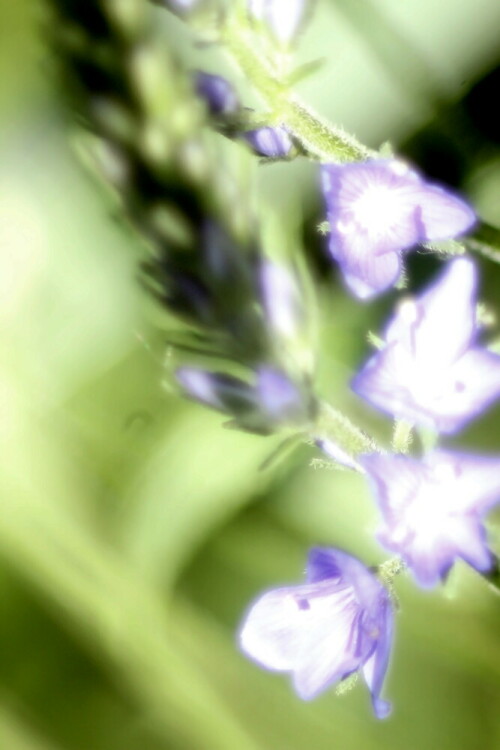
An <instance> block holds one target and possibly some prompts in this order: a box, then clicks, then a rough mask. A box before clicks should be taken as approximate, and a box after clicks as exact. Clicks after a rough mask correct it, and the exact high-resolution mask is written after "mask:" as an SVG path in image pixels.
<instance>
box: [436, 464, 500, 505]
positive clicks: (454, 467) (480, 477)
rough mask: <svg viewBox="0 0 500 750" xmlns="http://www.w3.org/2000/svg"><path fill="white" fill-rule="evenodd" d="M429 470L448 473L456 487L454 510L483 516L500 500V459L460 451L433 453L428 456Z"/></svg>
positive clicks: (450, 493)
mask: <svg viewBox="0 0 500 750" xmlns="http://www.w3.org/2000/svg"><path fill="white" fill-rule="evenodd" d="M425 463H426V465H427V467H428V469H429V470H431V471H434V472H436V470H437V471H438V472H440V473H441V475H444V474H445V472H446V473H447V475H448V477H449V481H450V483H451V481H452V480H454V484H453V487H452V488H451V491H450V492H449V493H448V497H449V499H450V509H452V510H454V511H456V512H457V513H472V512H473V513H475V514H477V515H479V516H482V515H483V514H484V513H486V512H487V511H488V510H489V509H490V508H491V507H493V506H494V505H495V504H496V503H498V502H499V501H500V457H496V456H481V455H476V454H473V453H460V452H456V451H441V450H437V451H433V452H432V453H429V454H428V455H427V456H426V457H425Z"/></svg>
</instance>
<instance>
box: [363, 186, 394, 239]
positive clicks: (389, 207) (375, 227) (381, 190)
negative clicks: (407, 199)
mask: <svg viewBox="0 0 500 750" xmlns="http://www.w3.org/2000/svg"><path fill="white" fill-rule="evenodd" d="M351 210H352V216H353V219H354V221H355V223H356V224H358V226H360V227H361V228H362V229H364V230H365V231H366V232H368V233H369V234H375V235H379V234H385V233H386V232H388V231H390V230H391V228H392V227H394V225H396V224H397V223H398V222H399V221H401V220H402V218H403V216H404V203H403V201H402V199H401V196H400V194H399V191H398V190H395V189H394V188H391V187H388V186H387V185H369V186H367V187H365V189H364V190H363V191H362V192H361V194H360V195H359V197H358V198H356V199H355V200H354V201H353V203H352V208H351Z"/></svg>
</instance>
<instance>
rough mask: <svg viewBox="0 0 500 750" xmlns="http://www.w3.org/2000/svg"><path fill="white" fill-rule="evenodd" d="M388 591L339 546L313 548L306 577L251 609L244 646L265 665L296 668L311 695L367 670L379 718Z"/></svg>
mask: <svg viewBox="0 0 500 750" xmlns="http://www.w3.org/2000/svg"><path fill="white" fill-rule="evenodd" d="M392 628H393V611H392V605H391V601H390V598H389V594H388V592H387V590H386V589H385V588H384V587H383V586H382V584H381V583H380V582H379V581H378V579H377V578H376V577H375V576H374V574H373V573H372V572H370V571H369V570H368V569H367V568H366V567H365V566H364V565H363V564H362V563H361V562H360V561H359V560H357V559H356V558H354V557H351V556H350V555H348V554H347V553H345V552H342V551H340V550H337V549H323V548H314V549H312V550H311V552H310V553H309V559H308V563H307V572H306V583H304V584H303V585H300V586H290V587H287V588H281V589H274V590H272V591H268V592H267V593H266V594H263V596H261V597H260V599H258V600H257V601H256V602H255V604H254V605H253V606H252V607H251V609H250V611H249V612H248V615H247V617H246V620H245V622H244V623H243V627H242V629H241V633H240V644H241V648H242V649H243V651H244V652H245V653H246V654H247V655H248V656H250V657H251V658H252V659H254V660H255V661H256V662H257V663H258V664H260V665H261V666H263V667H265V668H266V669H271V670H276V671H280V672H291V673H292V679H293V685H294V688H295V690H296V692H297V693H298V695H299V696H300V697H301V698H303V699H304V700H310V699H311V698H315V697H316V696H317V695H318V694H319V693H321V692H322V691H323V690H325V689H326V688H328V687H330V685H332V684H333V683H335V682H337V681H339V680H343V679H344V678H345V677H347V676H348V675H350V674H352V673H353V672H356V671H357V670H358V669H362V671H363V676H364V678H365V681H366V684H367V685H368V688H369V690H370V692H371V695H372V702H373V708H374V711H375V714H376V716H377V717H378V718H379V719H383V718H385V717H386V716H387V715H388V714H389V712H390V704H389V703H387V701H384V700H382V699H381V698H380V692H381V690H382V684H383V681H384V677H385V673H386V671H387V666H388V662H389V652H390V648H391V642H392Z"/></svg>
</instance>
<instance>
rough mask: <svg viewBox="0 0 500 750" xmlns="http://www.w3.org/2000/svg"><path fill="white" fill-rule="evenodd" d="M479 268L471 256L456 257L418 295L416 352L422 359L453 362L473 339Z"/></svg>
mask: <svg viewBox="0 0 500 750" xmlns="http://www.w3.org/2000/svg"><path fill="white" fill-rule="evenodd" d="M477 286H478V271H477V266H476V264H475V263H474V261H473V260H472V258H468V257H464V258H456V259H454V260H452V261H450V262H449V263H447V264H446V266H445V268H444V270H443V273H442V274H441V275H440V276H439V278H438V279H437V281H436V282H435V283H434V284H432V285H431V286H430V287H429V288H428V289H427V290H426V291H425V292H424V293H423V294H422V295H421V296H420V298H419V300H418V307H419V310H420V311H421V315H420V319H419V322H418V323H417V326H416V333H415V337H416V342H415V349H416V355H417V356H418V357H419V358H420V359H421V360H422V361H429V362H430V361H434V362H436V363H440V364H441V363H451V362H452V361H453V360H455V359H457V358H458V357H459V356H460V355H461V354H463V352H464V351H465V350H466V348H467V347H468V346H470V344H471V343H472V342H473V340H474V337H475V334H476V330H477V324H476V302H477Z"/></svg>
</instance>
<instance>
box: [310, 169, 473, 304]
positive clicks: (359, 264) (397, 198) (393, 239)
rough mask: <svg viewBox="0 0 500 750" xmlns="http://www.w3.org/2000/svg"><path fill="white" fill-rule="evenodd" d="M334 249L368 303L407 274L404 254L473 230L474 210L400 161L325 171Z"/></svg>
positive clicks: (345, 272) (346, 275)
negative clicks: (423, 244)
mask: <svg viewBox="0 0 500 750" xmlns="http://www.w3.org/2000/svg"><path fill="white" fill-rule="evenodd" d="M322 184H323V192H324V196H325V201H326V207H327V217H328V222H329V224H330V239H329V251H330V254H331V255H332V257H333V258H334V259H335V260H336V261H337V263H338V264H339V266H340V268H341V271H342V273H343V276H344V280H345V283H346V285H347V287H348V288H349V289H350V291H351V292H353V294H355V295H356V297H359V298H360V299H368V298H370V297H373V296H375V295H377V294H380V293H381V292H384V291H385V290H386V289H389V288H390V287H392V286H393V285H394V284H395V283H396V282H397V281H398V279H399V277H400V275H401V270H402V267H401V254H402V252H404V251H408V250H411V248H412V247H414V246H415V245H417V244H419V243H422V242H429V241H437V240H446V239H451V238H453V237H457V236H458V235H460V234H463V233H464V232H467V231H468V230H469V229H471V227H472V226H473V224H474V223H475V221H476V216H475V214H474V211H473V210H472V209H471V208H470V207H469V206H468V205H467V203H465V202H464V201H463V200H461V199H460V198H458V197H457V196H456V195H454V194H453V193H452V192H451V191H449V190H447V189H445V188H444V187H439V186H438V185H435V184H433V183H429V182H426V181H425V180H424V179H423V178H422V177H421V176H420V175H419V173H418V172H416V171H415V170H413V169H410V167H408V165H406V164H405V163H404V162H402V161H399V160H397V159H381V160H378V159H374V160H370V161H365V162H357V163H355V164H326V165H324V166H323V167H322Z"/></svg>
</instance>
